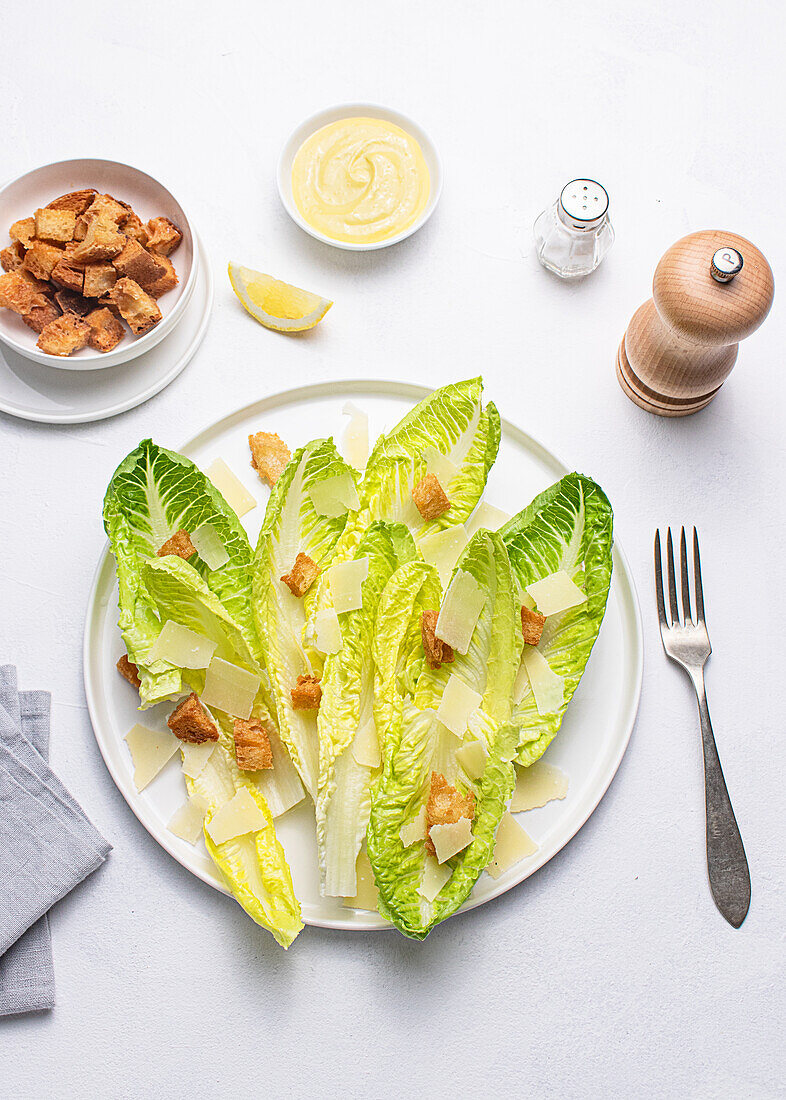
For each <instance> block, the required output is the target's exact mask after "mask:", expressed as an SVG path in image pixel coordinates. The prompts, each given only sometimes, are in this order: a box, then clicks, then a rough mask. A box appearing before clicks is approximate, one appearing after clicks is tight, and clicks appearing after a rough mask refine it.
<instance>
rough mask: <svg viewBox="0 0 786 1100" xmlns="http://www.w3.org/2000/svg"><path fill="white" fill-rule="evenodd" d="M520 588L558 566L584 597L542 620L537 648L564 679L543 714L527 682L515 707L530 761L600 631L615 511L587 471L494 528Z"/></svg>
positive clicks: (521, 755) (521, 748)
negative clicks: (555, 704) (555, 703)
mask: <svg viewBox="0 0 786 1100" xmlns="http://www.w3.org/2000/svg"><path fill="white" fill-rule="evenodd" d="M499 533H500V535H501V536H502V538H503V540H504V542H505V545H506V546H507V549H508V553H509V555H510V562H511V565H512V567H513V572H514V575H515V577H516V580H517V582H518V584H519V586H520V588H521V589H524V588H526V587H527V585H530V584H532V583H533V582H534V581H537V580H541V579H542V578H543V577H545V576H548V575H549V574H551V573H556V572H557V571H558V570H560V569H562V570H564V571H565V572H566V573H567V574H568V575H569V576H570V577H571V578H572V579H573V581H574V582H575V583H576V584H577V585H578V586H579V588H581V589H583V591H584V592H585V593H586V595H587V602H586V603H583V604H580V605H579V606H578V607H571V608H569V609H568V610H567V611H563V612H562V613H561V614H559V615H551V616H549V618H548V619H547V620H546V625H545V628H544V631H543V636H542V638H541V640H540V642H539V644H538V649H539V650H540V652H541V653H542V654H543V656H544V657H545V659H546V660H547V661H548V664H549V667H550V668H551V669H552V671H553V672H555V673H556V674H557V675H558V676H563V677H564V679H565V693H564V699H563V703H562V706H561V707H559V709H558V710H556V711H555V712H554V713H552V714H547V715H541V714H539V713H538V709H537V707H536V705H535V698H534V696H533V694H532V691H531V689H530V688H529V686H527V688H526V693H525V695H524V697H523V698H522V700H521V702H520V703H519V704H518V705H517V706H515V707H514V710H513V715H512V718H511V721H512V723H513V725H514V726H515V727H516V730H517V731H518V755H517V760H518V763H520V764H523V765H525V766H526V765H528V764H532V763H534V762H535V761H536V760H537V759H538V758H539V757H541V756H542V755H543V753H544V752H545V751H546V749H547V747H548V745H549V744H550V742H551V741H552V740H553V738H554V735H555V734H556V732H557V730H558V729H559V727H560V725H561V723H562V719H563V716H564V714H565V710H566V708H567V706H568V703H569V702H570V700H571V698H572V697H573V693H574V692H575V690H576V688H577V687H578V684H579V680H580V679H581V677H582V674H583V672H584V669H585V667H586V664H587V661H588V659H589V655H590V653H591V651H592V647H593V646H594V644H595V640H596V638H597V636H598V632H599V630H600V626H601V623H602V621H603V615H604V612H605V609H606V600H607V598H608V594H609V585H610V584H611V569H612V556H611V548H612V542H613V513H612V510H611V505H610V504H609V501H608V498H607V497H606V494H605V493H604V492H603V490H602V489H601V487H600V486H599V485H597V484H596V483H595V482H594V481H592V480H591V478H588V477H585V476H584V475H582V474H577V473H572V474H567V475H566V476H565V477H563V478H561V480H560V481H558V482H556V483H555V484H554V485H552V486H550V488H548V489H546V490H545V492H543V493H540V494H539V495H538V496H537V497H535V499H534V500H533V501H532V503H531V504H530V505H529V506H528V507H527V508H525V509H524V510H523V511H522V512H519V514H518V515H517V516H514V517H513V518H512V519H511V520H509V521H508V523H506V524H505V526H504V527H503V528H502V529H501V531H500V532H499Z"/></svg>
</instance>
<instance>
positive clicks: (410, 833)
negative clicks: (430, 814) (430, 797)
mask: <svg viewBox="0 0 786 1100" xmlns="http://www.w3.org/2000/svg"><path fill="white" fill-rule="evenodd" d="M398 835H399V836H400V837H401V843H402V844H403V845H404V847H405V848H411V847H412V845H413V844H417V842H418V841H419V840H425V839H426V807H425V806H421V808H420V811H419V813H418V815H417V817H413V818H412V820H411V821H408V822H407V823H406V825H403V826H402V827H401V830H400V832H399V834H398Z"/></svg>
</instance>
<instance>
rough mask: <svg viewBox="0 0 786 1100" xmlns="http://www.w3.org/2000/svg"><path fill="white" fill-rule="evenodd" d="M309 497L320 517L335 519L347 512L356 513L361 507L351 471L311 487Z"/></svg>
mask: <svg viewBox="0 0 786 1100" xmlns="http://www.w3.org/2000/svg"><path fill="white" fill-rule="evenodd" d="M308 495H309V496H310V497H311V503H312V504H313V505H314V511H315V512H316V513H317V515H318V516H328V517H330V518H331V519H335V517H336V516H343V515H344V514H345V513H346V512H356V511H357V510H358V508H359V507H360V498H359V497H358V491H357V489H356V487H355V480H354V478H353V477H352V474H351V473H350V472H349V470H344V471H343V473H340V474H333V475H332V477H326V478H323V479H322V481H318V482H317V483H316V485H312V486H311V488H310V489H309V491H308Z"/></svg>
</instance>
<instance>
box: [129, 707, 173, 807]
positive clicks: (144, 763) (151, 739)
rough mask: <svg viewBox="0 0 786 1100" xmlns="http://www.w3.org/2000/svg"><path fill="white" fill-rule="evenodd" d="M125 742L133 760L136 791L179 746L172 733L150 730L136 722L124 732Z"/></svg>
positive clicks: (154, 775) (148, 780)
mask: <svg viewBox="0 0 786 1100" xmlns="http://www.w3.org/2000/svg"><path fill="white" fill-rule="evenodd" d="M126 744H127V745H128V751H129V752H130V753H131V759H132V760H133V762H134V786H135V787H136V789H137V790H138V791H143V790H144V789H145V787H146V786H147V785H148V783H149V782H150V781H151V780H152V779H155V777H156V776H157V775H158V773H159V772H160V771H161V769H162V768H163V766H164V764H166V762H167V761H168V760H171V759H172V757H173V756H174V755H175V753H176V752H177V750H178V747H179V746H180V742H179V741H178V739H177V738H176V737H175V736H174V735H173V734H171V733H161V731H160V730H151V729H148V728H147V726H140V725H139V724H138V723H137V725H135V726H133V727H132V728H131V729H130V730H129V731H128V733H127V734H126Z"/></svg>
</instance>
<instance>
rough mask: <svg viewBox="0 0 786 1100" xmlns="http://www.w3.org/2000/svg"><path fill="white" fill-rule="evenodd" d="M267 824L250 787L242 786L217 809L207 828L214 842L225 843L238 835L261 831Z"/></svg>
mask: <svg viewBox="0 0 786 1100" xmlns="http://www.w3.org/2000/svg"><path fill="white" fill-rule="evenodd" d="M266 826H267V821H266V820H265V815H264V814H263V813H262V811H261V809H260V808H259V806H258V805H257V804H256V802H255V801H254V797H253V795H252V794H251V792H250V791H249V789H248V787H241V788H240V790H239V791H238V792H237V793H236V794H235V796H234V798H230V800H229V802H225V803H224V805H223V806H221V807H220V809H218V810H216V812H215V813H214V814H213V816H212V817H211V819H210V821H209V822H208V823H207V825H206V826H205V828H206V829H207V831H208V833H209V835H210V839H211V840H212V841H213V843H214V844H223V843H224V842H225V841H227V840H232V839H233V838H234V837H236V836H244V835H245V834H246V833H256V832H259V830H260V829H264V828H266Z"/></svg>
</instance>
